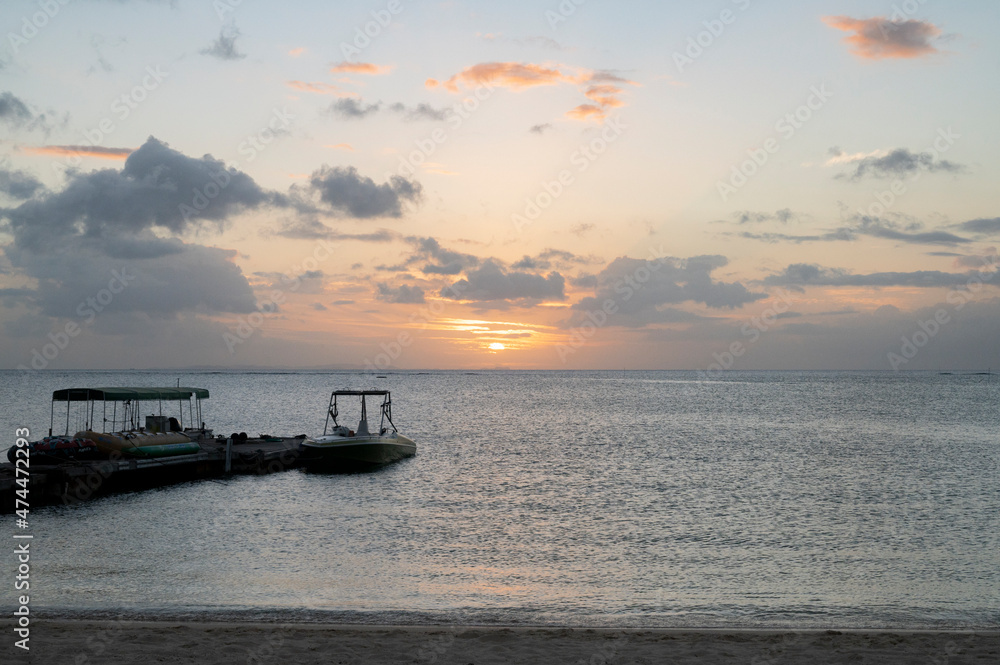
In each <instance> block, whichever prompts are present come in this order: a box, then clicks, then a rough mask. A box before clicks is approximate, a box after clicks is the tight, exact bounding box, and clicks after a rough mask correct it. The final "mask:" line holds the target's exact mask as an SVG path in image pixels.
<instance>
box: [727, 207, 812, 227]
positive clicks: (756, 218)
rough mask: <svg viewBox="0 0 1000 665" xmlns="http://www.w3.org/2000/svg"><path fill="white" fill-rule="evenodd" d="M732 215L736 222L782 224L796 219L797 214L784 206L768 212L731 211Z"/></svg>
mask: <svg viewBox="0 0 1000 665" xmlns="http://www.w3.org/2000/svg"><path fill="white" fill-rule="evenodd" d="M733 217H734V218H735V220H736V223H737V224H760V223H762V222H774V221H776V222H781V223H782V224H788V223H789V222H793V221H796V220H797V219H798V218H799V215H798V214H797V213H795V212H792V210H790V209H789V208H784V209H782V210H777V211H775V212H773V213H770V212H750V211H749V210H744V211H742V212H737V213H733Z"/></svg>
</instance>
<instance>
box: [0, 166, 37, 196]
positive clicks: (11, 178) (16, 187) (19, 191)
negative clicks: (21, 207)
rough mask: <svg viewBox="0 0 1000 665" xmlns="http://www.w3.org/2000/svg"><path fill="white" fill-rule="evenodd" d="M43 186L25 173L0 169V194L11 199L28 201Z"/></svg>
mask: <svg viewBox="0 0 1000 665" xmlns="http://www.w3.org/2000/svg"><path fill="white" fill-rule="evenodd" d="M43 189H45V185H43V184H42V182H41V181H40V180H39V179H38V178H36V177H35V176H33V175H31V174H30V173H28V172H27V171H11V170H8V169H4V168H0V192H2V193H3V194H6V195H7V196H9V197H10V198H12V199H18V200H21V199H30V198H31V197H32V196H34V195H35V193H36V192H40V191H42V190H43Z"/></svg>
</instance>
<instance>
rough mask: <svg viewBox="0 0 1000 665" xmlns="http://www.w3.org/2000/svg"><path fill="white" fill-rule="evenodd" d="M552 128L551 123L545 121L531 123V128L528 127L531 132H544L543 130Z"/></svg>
mask: <svg viewBox="0 0 1000 665" xmlns="http://www.w3.org/2000/svg"><path fill="white" fill-rule="evenodd" d="M554 129H555V127H553V126H552V123H550V122H545V123H542V124H540V125H532V126H531V129H529V130H528V131H529V132H531V133H532V134H544V133H545V132H551V131H553V130H554Z"/></svg>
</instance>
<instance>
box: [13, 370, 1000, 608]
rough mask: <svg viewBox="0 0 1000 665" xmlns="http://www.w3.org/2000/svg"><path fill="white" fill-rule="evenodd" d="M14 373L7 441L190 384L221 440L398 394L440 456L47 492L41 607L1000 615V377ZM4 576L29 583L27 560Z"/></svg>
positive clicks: (409, 422)
mask: <svg viewBox="0 0 1000 665" xmlns="http://www.w3.org/2000/svg"><path fill="white" fill-rule="evenodd" d="M0 374H2V377H0V403H2V404H3V405H4V409H3V413H2V415H0V427H2V429H0V432H3V437H4V439H3V440H4V441H5V444H4V445H5V446H9V445H11V444H12V443H13V439H14V429H15V427H29V428H30V429H31V433H32V437H31V438H32V439H36V438H40V437H41V436H43V435H45V434H46V433H47V429H48V426H49V417H50V396H51V392H52V391H53V390H55V389H58V388H68V387H84V386H121V385H165V386H172V385H176V383H177V381H178V380H179V381H180V385H187V386H197V387H204V388H208V389H209V390H210V391H211V398H210V399H209V400H208V401H207V402H206V403H205V411H204V414H205V420H206V421H207V423H208V425H209V426H210V427H213V428H214V429H215V430H216V433H222V434H229V433H230V432H240V431H246V432H248V433H250V434H252V435H253V434H258V433H268V434H282V435H296V434H310V435H311V434H317V433H319V432H321V431H322V428H323V422H324V417H325V407H326V404H327V401H328V399H329V394H330V391H331V390H333V389H341V388H354V389H360V388H386V389H389V390H391V391H392V397H393V415H394V420H395V422H396V425H397V426H398V427H399V430H400V432H401V433H403V434H405V435H406V436H408V437H410V438H412V439H414V440H415V441H416V442H417V446H418V452H417V455H416V457H413V458H411V459H407V460H403V461H402V462H400V463H397V464H395V465H392V466H389V467H386V468H384V469H381V470H379V471H375V472H371V473H363V474H349V475H324V474H315V473H306V472H304V471H300V470H293V471H288V472H284V473H275V474H271V475H264V476H237V477H231V478H225V479H218V480H215V481H200V482H191V483H184V484H180V485H173V486H169V487H164V488H159V489H153V490H147V491H140V492H131V493H126V494H118V495H114V496H109V497H105V498H101V499H98V500H95V501H91V502H88V503H83V504H77V505H70V506H51V507H38V508H34V509H33V510H32V512H31V524H32V533H33V534H34V540H33V541H32V559H31V564H32V569H31V575H32V578H31V598H32V612H33V613H37V614H38V615H42V616H80V615H81V614H83V615H86V616H93V617H101V618H114V617H121V618H133V619H135V618H191V617H203V618H210V619H216V620H226V619H248V620H261V621H289V620H296V621H324V622H337V623H352V622H364V623H385V624H407V623H464V624H503V625H568V626H607V627H616V626H622V627H624V626H630V627H645V626H649V627H653V626H656V627H694V626H700V627H748V628H749V627H792V628H810V627H846V628H852V627H858V628H860V627H896V628H900V627H902V628H926V627H940V628H973V627H994V628H995V627H997V626H998V625H1000V542H998V540H1000V537H998V535H1000V483H998V480H1000V445H998V444H1000V412H998V409H997V405H998V398H1000V380H997V377H993V376H989V375H984V374H978V373H969V372H955V373H946V372H899V373H893V372H737V371H733V372H726V373H723V374H721V375H719V376H717V377H713V378H712V379H711V380H701V378H700V377H699V375H697V374H696V373H694V372H679V371H662V372H661V371H628V372H621V371H619V372H568V371H538V372H519V371H481V372H459V371H438V372H388V373H387V375H386V378H384V379H378V378H375V377H374V376H373V375H371V374H361V373H351V372H249V371H247V372H236V371H234V372H143V371H130V372H82V371H81V372H44V373H34V374H26V373H22V372H16V371H12V372H3V373H0ZM343 410H344V409H343V408H342V411H343ZM185 415H186V414H185ZM349 420H350V418H348V419H347V421H349ZM56 422H57V426H56V429H57V433H58V432H60V431H61V430H60V429H59V423H60V422H62V423H63V426H64V423H65V421H64V420H63V421H60V420H59V418H58V417H57V418H56ZM6 522H7V523H8V524H12V520H6ZM8 529H9V531H11V532H13V531H14V527H13V526H10V527H9V528H8ZM7 537H8V538H9V535H8V536H7ZM0 565H2V566H3V570H4V572H5V573H6V575H7V577H6V579H13V577H14V575H15V572H14V570H15V568H16V559H15V557H13V556H6V557H3V563H2V564H0ZM14 594H15V592H14V591H13V590H12V585H11V586H8V591H7V592H6V593H5V594H4V601H3V602H4V606H5V609H6V608H7V607H13V605H14V599H15V595H14Z"/></svg>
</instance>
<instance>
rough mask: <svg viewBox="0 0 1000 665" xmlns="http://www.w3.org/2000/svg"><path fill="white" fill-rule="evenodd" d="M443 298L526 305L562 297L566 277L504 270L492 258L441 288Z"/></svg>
mask: <svg viewBox="0 0 1000 665" xmlns="http://www.w3.org/2000/svg"><path fill="white" fill-rule="evenodd" d="M440 295H441V296H442V297H444V298H450V299H452V300H464V301H473V302H477V303H480V304H482V303H491V302H495V301H506V302H509V303H510V302H512V303H517V304H520V305H523V306H530V305H534V304H537V303H539V302H543V301H551V300H565V299H566V279H565V278H564V277H563V276H562V275H560V274H559V273H557V272H553V273H549V274H548V275H546V276H542V275H536V274H533V273H527V272H518V271H514V270H511V271H507V270H505V269H504V268H503V267H502V266H501V265H499V264H498V263H497V262H496V261H494V260H493V259H487V260H486V261H485V262H483V264H482V266H480V267H479V268H476V269H474V270H469V271H467V272H466V274H465V279H460V280H459V281H457V282H455V283H454V284H453V285H451V286H450V287H446V288H444V289H441V294H440Z"/></svg>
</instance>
